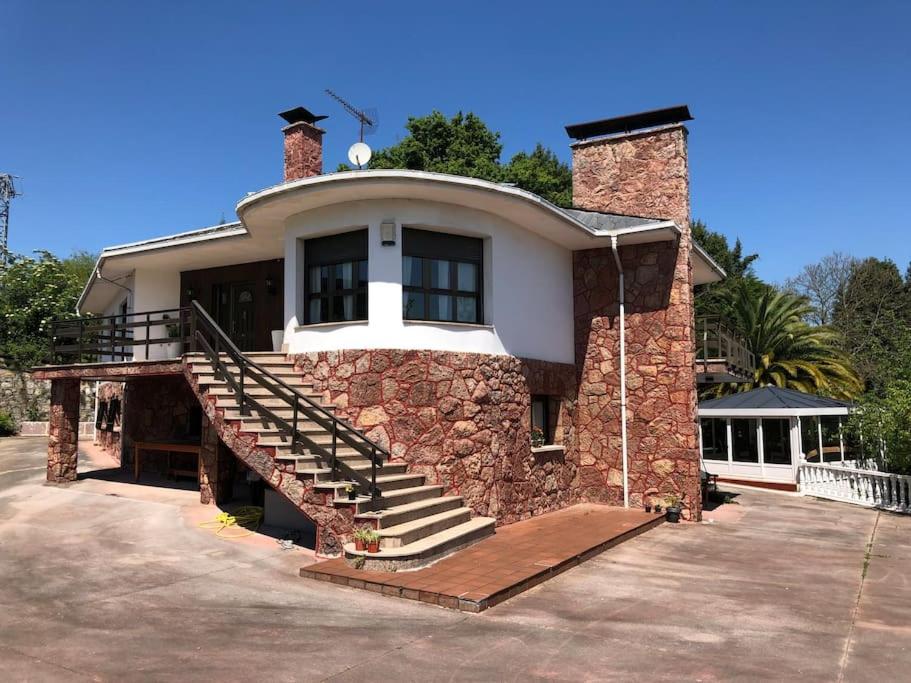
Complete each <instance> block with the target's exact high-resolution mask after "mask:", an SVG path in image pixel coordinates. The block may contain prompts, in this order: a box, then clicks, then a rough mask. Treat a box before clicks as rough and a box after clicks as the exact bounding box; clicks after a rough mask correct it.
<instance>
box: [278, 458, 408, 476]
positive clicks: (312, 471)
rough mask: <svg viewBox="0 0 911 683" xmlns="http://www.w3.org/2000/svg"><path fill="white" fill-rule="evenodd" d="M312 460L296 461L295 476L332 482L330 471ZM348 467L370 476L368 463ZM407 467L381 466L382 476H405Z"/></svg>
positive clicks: (318, 461) (399, 465) (400, 464)
mask: <svg viewBox="0 0 911 683" xmlns="http://www.w3.org/2000/svg"><path fill="white" fill-rule="evenodd" d="M310 457H312V458H313V462H301V461H300V460H298V461H297V466H296V468H295V470H294V471H295V472H297V474H304V475H307V476H309V477H313V478H314V479H315V480H316V481H318V482H329V481H332V470H331V469H330V468H329V467H325V466H323V463H322V462H321V461H320V460H319V459H318V458H317V457H316V456H310ZM348 466H349V467H351V469H353V470H354V471H355V472H360V473H361V474H363V475H364V476H367V477H369V476H370V463H368V462H366V461H365V462H364V464H357V465H351V463H350V462H349V463H348ZM407 470H408V466H407V465H405V464H404V463H395V464H387V465H383V468H382V470H378V471H382V472H383V475H384V476H385V475H393V474H407Z"/></svg>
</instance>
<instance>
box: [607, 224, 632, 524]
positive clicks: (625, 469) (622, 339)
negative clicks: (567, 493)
mask: <svg viewBox="0 0 911 683" xmlns="http://www.w3.org/2000/svg"><path fill="white" fill-rule="evenodd" d="M610 248H611V251H613V252H614V262H615V263H616V264H617V272H618V273H619V274H620V284H619V290H618V297H617V298H618V300H619V302H620V442H621V445H622V450H623V507H626V508H628V507H629V454H628V452H627V448H626V304H625V298H626V297H625V293H626V292H625V290H626V287H625V284H624V281H623V264H622V263H620V252H619V251H618V250H617V236H616V235H611V238H610Z"/></svg>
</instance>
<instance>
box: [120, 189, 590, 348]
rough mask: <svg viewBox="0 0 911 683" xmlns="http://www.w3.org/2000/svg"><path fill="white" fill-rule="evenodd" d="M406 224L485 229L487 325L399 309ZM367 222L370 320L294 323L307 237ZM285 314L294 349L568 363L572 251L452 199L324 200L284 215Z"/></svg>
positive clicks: (299, 309)
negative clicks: (389, 241) (389, 224)
mask: <svg viewBox="0 0 911 683" xmlns="http://www.w3.org/2000/svg"><path fill="white" fill-rule="evenodd" d="M390 220H391V221H393V222H395V224H396V243H395V246H388V247H384V246H382V245H381V243H380V223H381V222H383V221H390ZM403 226H404V227H414V228H420V229H424V230H437V231H440V232H446V233H451V234H463V235H470V236H473V237H481V238H483V239H484V241H485V242H484V278H483V279H484V317H485V320H484V322H485V325H462V324H451V323H425V322H409V321H404V320H403V319H402V227H403ZM365 227H366V228H368V230H369V239H368V245H369V247H368V259H369V265H368V273H369V280H370V282H369V289H368V307H369V320H368V322H367V323H336V324H326V325H316V326H301V324H300V323H301V321H302V320H303V291H304V272H303V270H304V268H303V265H304V249H305V246H304V244H305V243H304V240H305V239H306V238H309V237H318V236H322V235H329V234H335V233H339V232H345V231H347V230H357V229H363V228H365ZM178 294H179V293H178ZM137 310H140V309H139V308H137ZM285 320H286V326H285V343H286V344H287V346H288V350H289V351H290V352H291V353H305V352H308V351H329V350H340V349H365V348H396V349H416V350H422V349H429V350H443V351H467V352H477V353H491V354H511V355H514V356H520V357H523V358H536V359H540V360H548V361H556V362H564V363H572V362H573V359H574V348H573V296H572V252H571V251H569V250H568V249H566V248H564V247H561V246H559V245H557V244H555V243H553V242H550V241H548V240H546V239H544V238H542V237H539V236H538V235H535V234H533V233H531V232H529V231H528V230H525V229H523V228H521V227H519V226H517V225H515V224H513V223H510V222H509V221H507V220H505V219H503V218H499V217H497V216H493V215H491V214H488V213H484V212H481V211H476V210H472V209H466V208H464V207H460V206H455V205H452V204H442V203H431V202H425V201H415V200H374V201H364V202H350V203H345V204H343V205H335V206H330V207H324V208H321V209H318V210H314V211H308V212H305V213H302V214H298V215H296V216H292V217H291V218H289V219H288V220H287V222H286V231H285Z"/></svg>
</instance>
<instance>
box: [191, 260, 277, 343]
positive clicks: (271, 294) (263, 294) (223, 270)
mask: <svg viewBox="0 0 911 683" xmlns="http://www.w3.org/2000/svg"><path fill="white" fill-rule="evenodd" d="M284 280H285V260H284V259H272V260H269V261H254V262H252V263H239V264H237V265H234V266H222V267H219V268H203V269H200V270H187V271H184V272H182V273H181V274H180V305H181V306H188V305H189V304H190V295H189V292H190V291H191V290H192V293H193V297H192V298H194V299H196V300H197V301H198V302H199V303H200V304H202V306H203V307H204V308H205V309H206V311H208V312H209V313H210V314H211V315H213V316H214V315H215V308H216V307H215V301H214V299H213V292H214V290H215V288H216V286H225V285H231V284H233V283H245V282H251V283H254V286H255V290H254V296H255V302H254V307H255V308H254V323H253V324H254V328H255V348H254V349H253V350H254V351H271V350H272V330H279V329H282V328H283V327H284V291H285V289H284ZM267 281H271V282H272V286H271V287H267V286H266V283H267Z"/></svg>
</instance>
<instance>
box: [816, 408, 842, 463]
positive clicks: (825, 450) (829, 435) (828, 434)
mask: <svg viewBox="0 0 911 683" xmlns="http://www.w3.org/2000/svg"><path fill="white" fill-rule="evenodd" d="M819 428H820V430H822V459H823V460H824V461H825V462H837V461H840V460H841V426H840V424H839V420H838V418H837V417H835V416H833V415H823V416H821V417H820V418H819Z"/></svg>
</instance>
